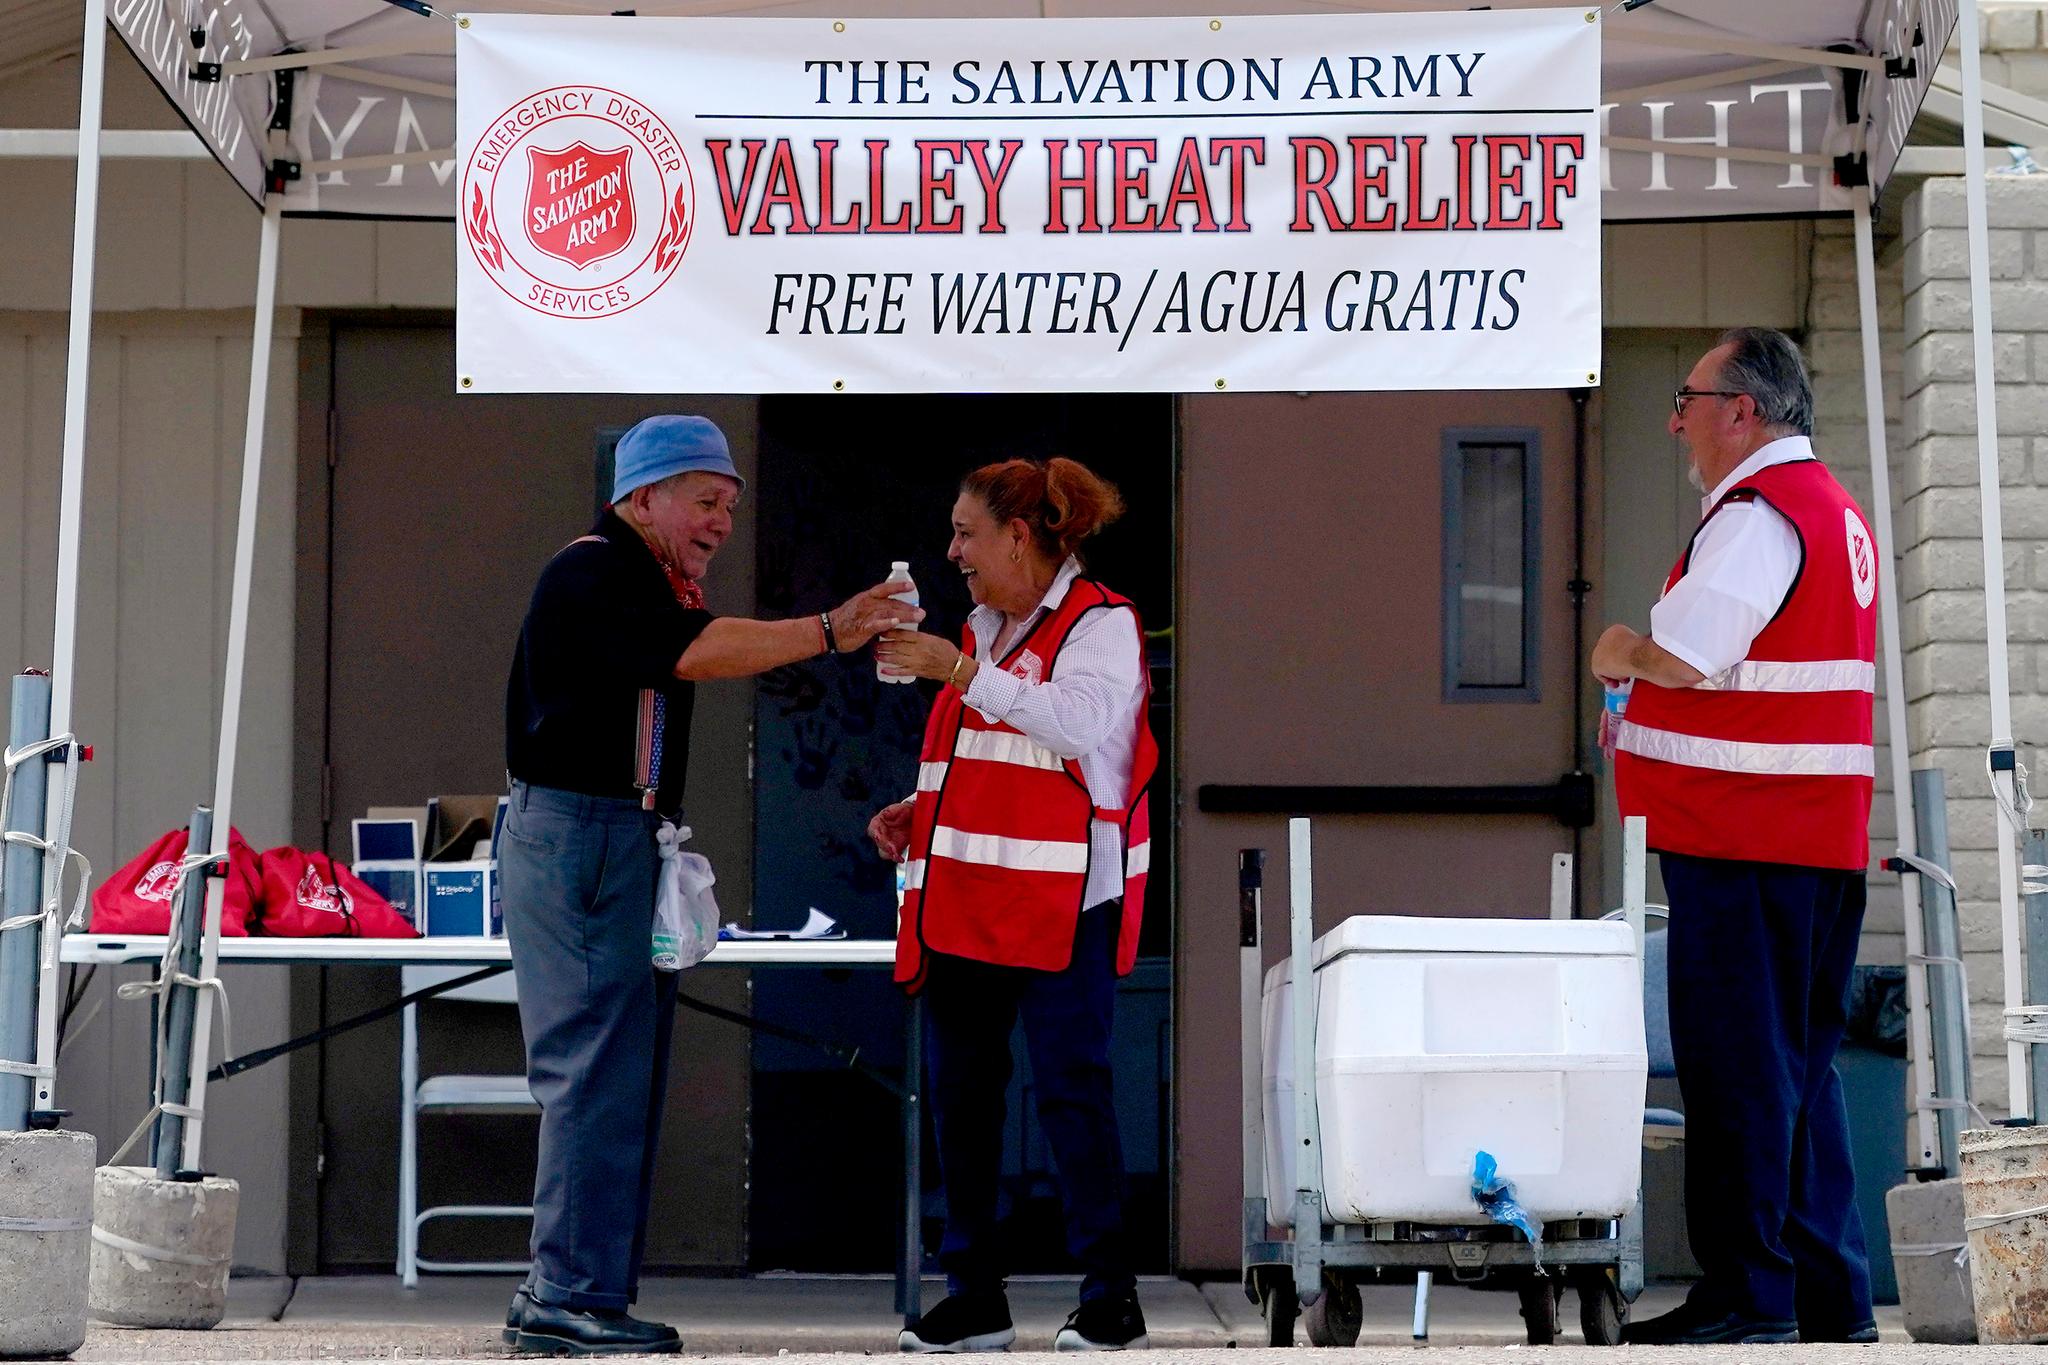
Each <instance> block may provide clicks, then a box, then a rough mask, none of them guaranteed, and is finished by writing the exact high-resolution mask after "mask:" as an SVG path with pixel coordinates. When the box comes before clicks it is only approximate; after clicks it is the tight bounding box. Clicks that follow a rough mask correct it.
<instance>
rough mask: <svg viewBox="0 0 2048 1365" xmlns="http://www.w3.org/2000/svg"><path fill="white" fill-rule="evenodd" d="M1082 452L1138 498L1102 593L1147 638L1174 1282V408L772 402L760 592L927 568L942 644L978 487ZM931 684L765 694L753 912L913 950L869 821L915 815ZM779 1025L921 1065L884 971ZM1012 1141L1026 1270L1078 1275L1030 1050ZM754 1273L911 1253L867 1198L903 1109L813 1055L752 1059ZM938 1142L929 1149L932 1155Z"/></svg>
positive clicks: (911, 399) (1134, 1000) (926, 592)
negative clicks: (956, 555)
mask: <svg viewBox="0 0 2048 1365" xmlns="http://www.w3.org/2000/svg"><path fill="white" fill-rule="evenodd" d="M1053 455H1066V456H1070V457H1072V458H1074V459H1077V460H1080V461H1081V462H1082V463H1084V464H1086V465H1088V466H1089V467H1090V468H1091V469H1094V470H1095V471H1096V472H1097V473H1099V474H1101V475H1103V476H1104V477H1105V478H1108V479H1110V480H1111V481H1113V482H1114V483H1116V484H1117V485H1118V486H1119V488H1121V489H1122V491H1123V494H1124V498H1125V501H1126V503H1127V504H1128V508H1129V510H1128V511H1127V512H1126V514H1125V516H1124V518H1123V519H1122V520H1121V521H1120V522H1119V523H1117V524H1116V525H1114V526H1112V527H1111V528H1109V529H1108V530H1107V531H1105V532H1104V533H1103V534H1102V535H1101V536H1100V537H1099V538H1098V539H1097V540H1096V541H1095V542H1094V543H1093V545H1092V546H1091V547H1090V549H1089V551H1088V556H1087V557H1088V565H1089V568H1090V570H1091V571H1092V572H1094V573H1097V574H1099V575H1100V576H1101V577H1102V579H1103V580H1104V581H1105V582H1107V583H1109V584H1111V585H1112V586H1114V587H1115V588H1117V589H1118V590H1119V591H1120V592H1123V593H1125V594H1127V595H1129V596H1130V597H1131V598H1132V599H1133V600H1134V601H1136V602H1137V604H1138V608H1139V611H1140V614H1141V617H1142V619H1143V621H1144V624H1145V628H1146V634H1147V652H1148V661H1149V663H1150V666H1151V670H1152V685H1153V689H1154V696H1153V702H1152V723H1153V727H1154V730H1155V732H1156V733H1157V734H1158V735H1159V737H1160V743H1161V748H1162V760H1163V766H1162V768H1161V771H1160V773H1159V776H1158V777H1157V779H1155V781H1154V783H1153V788H1152V790H1153V793H1154V806H1153V819H1152V826H1153V835H1152V837H1153V840H1154V848H1153V854H1152V866H1153V867H1154V868H1155V869H1158V870H1159V871H1157V872H1155V875H1154V877H1153V879H1152V883H1151V887H1150V890H1149V894H1148V896H1147V907H1146V918H1145V934H1144V939H1143V942H1142V945H1141V957H1140V962H1139V967H1138V970H1137V971H1136V972H1134V973H1133V974H1132V976H1131V977H1129V978H1128V979H1127V980H1126V981H1125V983H1124V988H1123V990H1122V991H1121V992H1120V994H1119V998H1118V1015H1117V1032H1116V1067H1117V1082H1118V1091H1119V1095H1118V1114H1119V1119H1120V1122H1121V1126H1122V1137H1123V1143H1124V1150H1125V1159H1126V1162H1127V1163H1128V1166H1129V1171H1130V1189H1131V1217H1132V1231H1133V1237H1134V1241H1135V1243H1136V1245H1137V1246H1138V1247H1139V1249H1140V1256H1141V1258H1142V1259H1141V1267H1142V1268H1143V1269H1145V1270H1147V1271H1160V1270H1165V1269H1167V1268H1168V1223H1167V1189H1168V1180H1167V1170H1168V1149H1167V1136H1166V1135H1167V1131H1168V1130H1167V1124H1168V1122H1169V1118H1170V1115H1171V1113H1172V1107H1171V1105H1170V1103H1169V1102H1168V1095H1169V1093H1170V1092H1169V1086H1170V1084H1171V1077H1170V1074H1169V1062H1170V1058H1171V1055H1172V1035H1171V1030H1170V1023H1169V1017H1168V1000H1169V994H1170V956H1169V955H1170V953H1171V924H1172V912H1171V906H1170V904H1169V900H1170V897H1169V892H1170V887H1171V882H1172V878H1171V876H1170V875H1169V874H1167V873H1166V871H1165V870H1167V869H1171V868H1172V867H1173V866H1174V861H1173V849H1174V828H1173V825H1174V821H1173V818H1172V810H1171V806H1170V799H1169V794H1170V793H1171V792H1172V791H1173V790H1174V785H1173V776H1172V773H1171V770H1170V757H1168V751H1170V747H1171V746H1170V745H1169V744H1168V742H1167V739H1168V737H1169V736H1170V735H1171V734H1172V731H1173V685H1172V684H1173V633H1172V628H1173V622H1174V619H1175V610H1174V600H1173V587H1174V508H1175V488H1174V471H1175V434H1174V407H1173V400H1172V398H1170V397H1167V396H1131V395H1111V394H1102V395H1093V394H1083V395H1053V394H1046V395H1023V396H949V397H934V396H904V397H871V398H823V397H819V398H812V397H787V398H765V399H763V400H762V403H761V447H760V471H761V475H760V485H759V487H758V489H754V490H750V492H752V493H753V495H754V496H755V498H756V505H757V511H756V515H757V518H758V525H759V530H760V535H759V541H758V544H759V547H760V548H759V564H758V567H757V580H756V581H757V585H758V589H757V590H758V594H759V599H760V606H761V610H762V612H763V614H765V615H768V616H781V615H788V614H793V613H795V612H798V611H803V610H812V611H815V610H817V609H819V608H820V607H822V606H825V605H829V604H830V603H834V602H838V601H840V600H842V599H843V598H844V597H846V596H847V595H848V594H850V593H852V592H854V591H857V590H858V589H859V588H861V587H863V586H865V585H867V584H871V583H874V582H877V581H879V580H880V579H882V578H883V577H884V576H885V575H886V574H887V572H888V568H889V563H890V561H891V560H894V559H907V560H908V561H909V563H910V566H911V574H912V576H913V577H914V578H915V579H916V581H917V585H918V588H919V591H920V594H921V597H922V601H923V605H924V608H925V610H926V611H927V612H928V613H929V615H928V616H927V618H926V620H925V624H924V628H925V629H927V630H930V631H936V632H941V633H944V634H945V635H947V636H948V638H957V637H958V635H959V632H960V628H961V625H962V624H963V623H964V622H965V620H966V617H967V612H968V608H969V606H970V603H969V601H968V597H967V592H966V589H965V588H964V586H963V585H962V583H961V580H960V575H959V573H958V571H957V570H955V569H954V568H953V566H952V565H951V564H949V563H948V562H947V561H946V558H945V552H946V544H947V541H948V539H949V537H950V535H951V530H950V523H949V517H950V514H951V510H952V506H953V500H954V496H955V494H956V491H957V488H958V485H959V482H960V478H961V476H962V475H964V474H965V473H967V472H968V471H969V470H971V469H973V468H974V467H975V466H977V465H980V464H983V463H986V462H988V461H990V460H998V459H1006V458H1010V457H1013V456H1025V457H1035V458H1045V457H1049V456H1053ZM932 690H933V689H932V688H931V686H930V685H929V684H924V685H916V686H896V685H890V684H885V683H881V682H878V681H877V680H876V678H875V672H874V665H873V662H872V660H871V659H868V658H865V657H863V658H861V659H858V660H847V661H838V660H819V661H815V662H812V663H807V664H802V665H798V666H795V667H792V668H787V669H782V670H779V671H778V672H776V673H773V674H770V675H769V676H767V677H765V678H763V679H762V680H761V685H760V687H759V688H758V689H757V691H756V694H755V737H754V740H755V751H754V801H755V830H756V839H755V855H754V888H755V889H754V915H755V924H756V926H757V927H759V926H764V925H765V926H771V927H780V926H790V927H793V926H795V925H797V924H800V923H802V922H803V918H804V913H805V910H806V909H807V908H808V907H810V906H816V907H817V908H819V909H821V910H823V911H825V912H826V913H828V914H830V915H832V916H833V917H835V918H836V919H838V920H839V921H840V923H842V924H843V925H845V926H846V928H847V931H848V932H849V933H850V934H852V935H853V936H855V937H862V938H888V937H893V936H894V934H895V927H896V898H895V877H894V868H893V866H892V865H890V864H888V863H885V862H883V861H882V860H881V859H879V858H878V857H876V855H875V853H874V850H873V848H872V847H871V846H870V845H869V844H868V842H867V838H866V835H865V832H864V831H865V828H866V825H867V821H868V818H869V817H870V816H871V815H872V814H873V813H874V811H875V810H876V809H878V808H879V807H880V806H882V805H885V804H887V803H888V802H890V801H894V800H899V799H901V798H902V797H903V796H905V795H908V794H909V792H910V791H911V789H912V787H913V786H914V784H915V776H916V769H917V748H918V741H919V737H920V736H921V734H922V732H923V726H924V717H925V712H926V710H927V708H928V707H929V705H930V702H931V697H932ZM754 991H755V1000H754V1008H755V1012H756V1014H757V1015H758V1016H760V1017H761V1018H764V1019H771V1020H774V1021H776V1022H777V1023H781V1024H786V1025H790V1026H793V1027H797V1028H803V1029H806V1031H809V1032H813V1033H816V1034H819V1035H821V1036H824V1037H829V1038H832V1039H833V1040H835V1041H844V1042H852V1043H857V1044H858V1045H859V1046H860V1049H861V1056H862V1057H863V1058H864V1059H866V1060H868V1061H872V1062H874V1063H876V1064H877V1065H880V1066H883V1067H888V1068H896V1067H900V1066H901V1065H902V1056H903V1038H902V1018H903V1012H902V1005H901V996H900V994H899V993H898V991H897V989H896V988H895V987H894V986H893V985H891V984H890V983H889V982H888V981H887V980H886V979H884V978H883V977H882V975H881V974H880V973H875V972H860V973H853V972H847V973H840V974H838V975H837V979H827V980H825V981H822V982H820V981H819V980H817V979H816V977H815V976H810V975H806V976H805V977H803V978H802V979H799V978H798V977H796V976H794V975H780V974H777V973H773V972H764V973H760V974H758V975H757V976H756V978H755V985H754ZM1014 1076H1015V1079H1013V1081H1012V1082H1011V1090H1010V1098H1009V1119H1008V1125H1007V1133H1006V1138H1005V1176H1006V1179H1005V1185H1006V1190H1005V1193H1006V1196H1007V1198H1006V1209H1005V1221H1006V1229H1005V1230H1006V1234H1007V1236H1008V1242H1009V1247H1010V1251H1011V1256H1012V1264H1013V1268H1014V1269H1015V1270H1016V1271H1018V1272H1019V1273H1028V1272H1041V1271H1059V1270H1064V1269H1067V1268H1068V1262H1067V1258H1066V1254H1065V1252H1064V1250H1063V1248H1062V1238H1061V1232H1060V1217H1059V1206H1058V1195H1057V1191H1056V1188H1055V1186H1054V1185H1053V1182H1052V1174H1051V1166H1052V1162H1051V1155H1050V1152H1049V1151H1048V1149H1047V1145H1046V1142H1045V1140H1044V1137H1043V1135H1042V1134H1041V1133H1040V1131H1039V1129H1038V1124H1037V1117H1036V1114H1035V1113H1034V1112H1033V1104H1032V1101H1031V1094H1030V1082H1029V1077H1030V1067H1029V1063H1028V1061H1027V1060H1026V1059H1025V1057H1024V1055H1023V1049H1022V1044H1021V1039H1020V1040H1019V1043H1018V1047H1017V1057H1016V1063H1015V1067H1014ZM754 1109H755V1123H754V1130H753V1136H754V1161H753V1188H752V1211H751V1216H750V1218H749V1226H750V1229H751V1232H752V1238H751V1242H752V1255H751V1263H752V1264H753V1266H754V1267H755V1268H757V1269H792V1270H813V1271H880V1270H885V1269H887V1268H888V1267H889V1266H890V1264H891V1257H892V1256H893V1255H894V1247H893V1237H894V1232H895V1229H896V1227H897V1226H898V1223H899V1221H900V1220H899V1219H898V1218H897V1216H896V1210H897V1208H898V1207H899V1205H898V1203H897V1201H898V1199H899V1198H900V1186H898V1185H896V1184H895V1183H894V1182H887V1181H849V1180H848V1179H847V1178H846V1173H847V1172H851V1171H876V1170H888V1169H891V1168H892V1166H893V1165H894V1164H895V1163H896V1161H897V1156H896V1152H897V1143H898V1126H897V1117H896V1112H897V1111H896V1108H895V1100H894V1099H893V1098H892V1097H891V1096H889V1095H888V1094H887V1093H885V1092H884V1091H883V1090H882V1089H881V1088H880V1087H879V1086H876V1085H875V1084H873V1083H872V1082H871V1081H869V1080H867V1079H865V1078H863V1077H861V1076H859V1075H857V1074H855V1073H852V1072H849V1071H846V1070H844V1069H842V1068H835V1067H833V1066H832V1065H831V1064H830V1063H829V1062H825V1061H823V1060H821V1059H820V1057H819V1056H818V1055H817V1054H816V1053H814V1052H812V1051H809V1050H807V1049H804V1048H801V1047H798V1046H795V1045H792V1044H789V1043H785V1042H780V1041H778V1040H775V1039H772V1038H767V1037H757V1039H756V1041H755V1047H754ZM930 1150H931V1149H930V1144H929V1138H928V1137H927V1145H926V1151H927V1153H928V1154H929V1152H930ZM934 1165H935V1163H933V1162H932V1161H931V1160H930V1159H929V1155H928V1157H927V1161H926V1165H925V1169H926V1215H927V1217H926V1225H927V1233H926V1245H927V1247H931V1246H935V1245H936V1238H937V1228H938V1219H939V1217H940V1216H941V1215H942V1208H941V1205H940V1203H939V1195H938V1187H937V1179H936V1171H935V1170H934Z"/></svg>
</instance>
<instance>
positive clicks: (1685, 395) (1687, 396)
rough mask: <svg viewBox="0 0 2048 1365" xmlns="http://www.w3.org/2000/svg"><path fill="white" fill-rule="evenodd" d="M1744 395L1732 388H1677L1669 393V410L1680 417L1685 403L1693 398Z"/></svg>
mask: <svg viewBox="0 0 2048 1365" xmlns="http://www.w3.org/2000/svg"><path fill="white" fill-rule="evenodd" d="M1744 396H1745V395H1743V394H1740V393H1737V392H1736V391H1735V390H1733V389H1679V390H1678V391H1677V392H1675V393H1673V394H1672V395H1671V410H1672V411H1673V412H1674V413H1676V414H1678V415H1679V416H1680V417H1683V416H1685V405H1686V404H1687V403H1688V402H1690V401H1692V400H1693V399H1695V398H1741V397H1744Z"/></svg>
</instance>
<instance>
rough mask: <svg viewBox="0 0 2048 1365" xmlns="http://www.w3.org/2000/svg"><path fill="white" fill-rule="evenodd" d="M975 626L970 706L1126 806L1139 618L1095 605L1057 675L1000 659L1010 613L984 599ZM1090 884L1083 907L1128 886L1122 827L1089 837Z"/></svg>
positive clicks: (1056, 599) (1098, 799)
mask: <svg viewBox="0 0 2048 1365" xmlns="http://www.w3.org/2000/svg"><path fill="white" fill-rule="evenodd" d="M1080 573H1081V561H1079V560H1078V559H1075V558H1073V557H1072V556H1069V557H1068V559H1067V562H1066V563H1064V564H1062V565H1061V566H1060V571H1059V573H1058V574H1057V575H1055V576H1054V578H1053V580H1052V586H1051V587H1050V588H1048V589H1047V590H1046V593H1045V598H1044V600H1043V601H1041V602H1040V603H1039V604H1038V606H1037V608H1036V609H1035V610H1033V611H1032V613H1031V614H1030V615H1029V616H1027V617H1025V618H1024V620H1023V622H1022V623H1021V624H1020V625H1019V626H1018V628H1017V629H1016V630H1014V631H1012V632H1010V635H1009V638H1008V639H1007V640H1005V641H1003V642H1002V643H1004V644H1005V645H1006V646H1008V647H1009V648H1011V649H1014V648H1016V645H1017V642H1019V641H1021V640H1023V639H1024V638H1025V637H1026V636H1027V635H1029V634H1030V633H1031V631H1032V630H1033V629H1034V628H1035V627H1036V626H1037V625H1038V623H1039V621H1040V620H1041V619H1042V618H1043V617H1044V615H1045V613H1046V612H1048V611H1051V610H1053V609H1054V608H1056V607H1058V606H1059V604H1060V603H1061V602H1063V601H1065V600H1066V596H1067V589H1068V588H1069V587H1070V586H1072V584H1073V582H1074V580H1075V579H1076V578H1077V577H1079V576H1080ZM967 625H968V628H969V629H971V630H972V631H973V632H974V657H975V660H976V661H977V662H978V663H980V664H982V665H984V666H983V667H981V668H978V669H977V670H976V671H975V674H974V681H973V682H971V683H970V684H968V687H967V704H968V705H969V706H972V707H973V708H974V709H975V710H977V711H979V712H981V714H982V715H984V716H986V717H987V718H988V719H990V720H994V721H1001V722H1003V723H1004V724H1006V725H1011V726H1014V727H1016V728H1017V729H1019V730H1021V731H1023V732H1024V733H1025V734H1026V735H1029V736H1030V737H1031V738H1032V739H1035V740H1037V741H1038V742H1039V743H1040V744H1043V745H1044V746H1045V747H1046V748H1048V749H1050V750H1052V751H1053V752H1054V753H1056V754H1058V755H1059V756H1060V757H1061V758H1072V759H1078V760H1080V764H1081V777H1082V780H1084V781H1085V782H1086V783H1087V784H1088V798H1089V800H1091V801H1093V802H1094V803H1095V804H1096V805H1097V806H1101V807H1105V808H1109V809H1121V808H1122V807H1123V804H1124V800H1125V798H1127V797H1128V796H1129V795H1130V788H1131V765H1132V763H1133V762H1134V761H1135V757H1136V749H1137V740H1138V724H1137V721H1138V706H1139V704H1140V703H1141V702H1142V701H1143V700H1144V697H1145V675H1144V663H1143V655H1142V653H1141V642H1140V641H1139V639H1138V619H1137V616H1136V615H1135V614H1134V613H1132V612H1128V611H1091V612H1089V613H1088V614H1086V615H1085V616H1083V617H1082V618H1081V619H1080V620H1079V621H1076V622H1075V623H1074V629H1073V630H1072V632H1071V633H1069V634H1068V636H1067V640H1066V643H1065V644H1064V645H1062V646H1061V647H1060V654H1059V662H1060V667H1059V676H1058V677H1057V678H1054V679H1053V680H1052V681H1050V682H1026V681H1025V680H1024V679H1022V678H1020V677H1018V676H1017V675H1015V674H1014V673H1006V672H1004V671H1003V670H1002V669H1001V668H999V667H996V662H997V656H996V654H995V648H996V644H997V639H996V637H997V635H998V634H1000V633H1002V629H1003V614H1002V613H1001V612H1000V611H997V610H996V609H995V608H994V607H976V608H975V609H974V611H973V612H972V613H971V614H969V616H968V618H967ZM1088 844H1089V856H1088V886H1087V894H1086V895H1085V896H1084V897H1083V898H1082V902H1081V905H1082V908H1083V909H1086V908H1088V907H1089V906H1094V905H1100V904H1102V903H1103V902H1104V901H1110V900H1115V899H1116V898H1117V897H1119V896H1121V895H1123V893H1124V845H1123V831H1122V829H1121V828H1120V827H1119V826H1117V825H1115V824H1112V823H1111V822H1109V821H1107V820H1097V821H1095V822H1094V823H1093V824H1092V825H1091V826H1090V828H1089V835H1088Z"/></svg>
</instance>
